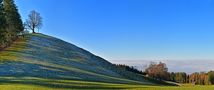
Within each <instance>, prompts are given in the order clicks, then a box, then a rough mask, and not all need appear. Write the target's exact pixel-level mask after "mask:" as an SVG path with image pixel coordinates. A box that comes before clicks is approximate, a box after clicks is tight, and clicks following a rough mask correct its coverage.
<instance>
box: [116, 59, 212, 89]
mask: <svg viewBox="0 0 214 90" xmlns="http://www.w3.org/2000/svg"><path fill="white" fill-rule="evenodd" d="M116 66H117V67H118V68H122V69H124V70H127V71H130V72H133V73H137V74H142V75H144V76H146V77H149V78H153V79H156V80H160V81H163V80H164V81H172V82H176V83H182V84H185V83H186V84H188V83H189V84H193V85H213V84H214V71H209V72H195V73H192V74H187V73H185V72H168V68H167V66H166V64H165V63H162V62H160V63H154V62H151V64H150V65H149V66H148V67H147V68H146V69H145V71H140V70H138V69H135V68H134V67H133V66H128V65H122V64H118V65H116Z"/></svg>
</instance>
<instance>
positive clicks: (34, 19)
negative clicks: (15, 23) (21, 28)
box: [25, 10, 42, 33]
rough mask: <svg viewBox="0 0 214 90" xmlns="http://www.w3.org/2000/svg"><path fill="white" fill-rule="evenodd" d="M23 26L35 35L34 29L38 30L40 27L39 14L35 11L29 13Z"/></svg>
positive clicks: (40, 18) (40, 19)
mask: <svg viewBox="0 0 214 90" xmlns="http://www.w3.org/2000/svg"><path fill="white" fill-rule="evenodd" d="M25 24H26V26H27V28H28V29H30V30H32V32H33V33H36V32H35V29H40V28H41V27H42V17H41V16H40V13H38V12H36V11H35V10H33V11H31V12H30V14H29V15H28V19H27V20H26V22H25Z"/></svg>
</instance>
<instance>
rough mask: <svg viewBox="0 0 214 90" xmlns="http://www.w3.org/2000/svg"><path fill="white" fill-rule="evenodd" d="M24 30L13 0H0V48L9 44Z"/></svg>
mask: <svg viewBox="0 0 214 90" xmlns="http://www.w3.org/2000/svg"><path fill="white" fill-rule="evenodd" d="M22 31H24V26H23V23H22V20H21V16H20V14H19V12H18V9H17V6H16V5H15V4H14V1H13V0H0V49H2V48H5V47H7V46H9V45H10V44H11V43H12V42H13V41H15V40H16V39H17V38H18V35H19V34H20V33H21V32H22Z"/></svg>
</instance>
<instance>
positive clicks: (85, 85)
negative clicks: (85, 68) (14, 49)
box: [0, 77, 214, 90]
mask: <svg viewBox="0 0 214 90" xmlns="http://www.w3.org/2000/svg"><path fill="white" fill-rule="evenodd" d="M0 82H1V83H0V90H80V89H84V90H214V86H211V85H210V86H192V85H188V86H149V85H134V84H133V85H131V84H114V83H102V82H89V81H79V80H54V79H41V78H32V77H25V78H12V77H7V78H1V79H0Z"/></svg>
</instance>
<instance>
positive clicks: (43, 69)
mask: <svg viewBox="0 0 214 90" xmlns="http://www.w3.org/2000/svg"><path fill="white" fill-rule="evenodd" d="M1 83H2V84H23V85H28V84H29V85H39V86H44V87H54V88H64V89H65V88H97V87H100V88H102V87H103V86H105V85H106V86H105V87H108V88H114V86H112V85H111V84H115V86H118V85H117V84H121V85H123V84H126V85H160V84H159V83H162V84H163V82H156V81H152V80H149V79H147V78H145V77H144V76H141V75H138V74H134V73H131V72H128V71H124V70H120V69H118V68H116V67H115V66H114V65H113V64H111V63H110V62H108V61H106V60H104V59H103V58H101V57H98V56H96V55H93V54H92V53H90V52H88V51H86V50H84V49H82V48H79V47H77V46H75V45H73V44H70V43H67V42H65V41H63V40H60V39H57V38H54V37H51V36H47V35H43V34H30V35H27V36H26V37H25V38H21V39H18V40H17V41H16V42H14V43H13V44H12V46H10V47H9V48H7V49H5V50H4V51H1V52H0V84H1ZM164 84H167V83H164ZM115 88H116V87H115ZM117 88H122V87H117Z"/></svg>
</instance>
